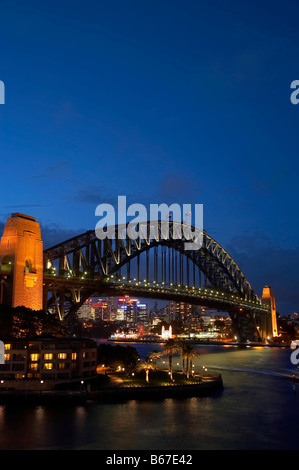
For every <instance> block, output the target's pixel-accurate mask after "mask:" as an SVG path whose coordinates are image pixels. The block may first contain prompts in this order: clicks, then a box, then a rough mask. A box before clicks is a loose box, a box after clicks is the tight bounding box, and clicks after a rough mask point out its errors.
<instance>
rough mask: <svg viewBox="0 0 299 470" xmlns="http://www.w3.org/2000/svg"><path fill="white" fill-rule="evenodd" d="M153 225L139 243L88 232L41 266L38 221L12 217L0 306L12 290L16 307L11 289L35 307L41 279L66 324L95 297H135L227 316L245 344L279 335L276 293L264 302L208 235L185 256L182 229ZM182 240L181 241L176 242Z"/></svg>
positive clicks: (47, 304)
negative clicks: (183, 304)
mask: <svg viewBox="0 0 299 470" xmlns="http://www.w3.org/2000/svg"><path fill="white" fill-rule="evenodd" d="M26 217H27V219H26ZM14 219H18V221H19V222H16V221H15V220H14ZM24 223H25V224H29V225H30V227H29V228H28V227H27V232H30V234H31V235H30V236H29V235H28V234H27V233H26V234H25V232H26V230H24ZM149 224H150V222H146V223H145V224H143V228H142V225H141V226H140V229H139V237H138V238H136V239H132V238H131V237H129V236H128V233H127V231H126V230H124V229H125V228H126V227H123V226H116V227H114V230H115V235H116V236H115V237H114V238H108V237H107V238H104V239H99V238H98V237H97V234H96V231H95V230H90V231H87V232H85V233H83V234H80V235H78V236H76V237H74V238H71V239H69V240H66V241H64V242H62V243H59V244H58V245H56V246H53V247H51V248H48V249H45V250H43V252H42V254H41V258H42V259H40V260H38V259H37V254H36V252H37V251H38V249H37V247H38V246H39V241H40V240H41V236H40V234H39V232H38V230H39V225H38V223H37V222H36V221H35V219H34V218H32V217H29V216H24V215H22V214H18V213H17V214H12V218H11V219H8V221H7V224H6V226H5V229H4V234H3V236H2V238H1V244H0V266H1V279H2V280H1V283H2V302H4V301H5V295H3V292H5V287H6V292H8V293H9V292H10V297H9V294H8V295H6V299H7V298H10V299H11V300H10V303H11V305H12V306H14V305H16V300H15V299H16V296H17V294H14V292H15V288H13V287H11V288H10V289H9V286H15V284H19V283H22V286H23V285H24V283H25V287H24V288H23V290H25V291H26V292H25V293H23V294H22V295H23V298H22V299H25V300H19V301H18V303H19V304H25V302H26V299H29V300H28V302H29V304H30V302H31V304H34V301H33V300H31V301H30V298H31V299H33V298H34V296H32V294H31V297H30V296H29V293H30V292H33V291H32V288H33V289H35V288H38V287H37V286H38V285H39V284H38V280H39V278H40V277H42V287H41V288H39V289H40V290H42V292H41V296H42V304H41V305H42V308H43V309H44V310H47V309H49V308H51V310H54V311H55V312H56V314H57V316H58V317H59V318H60V319H61V320H62V321H64V320H66V321H71V319H72V318H73V315H74V314H75V312H76V311H77V310H78V308H79V307H80V306H81V305H83V303H84V302H85V301H86V300H87V299H88V298H90V297H92V296H123V295H134V296H139V297H143V298H153V299H164V300H173V301H177V302H186V303H188V304H194V305H200V306H206V307H209V308H213V309H216V310H218V311H221V312H227V313H228V314H229V315H230V317H231V320H232V325H233V329H234V331H235V334H236V335H237V337H238V340H239V341H240V342H246V341H247V342H248V341H249V342H262V343H263V342H267V340H268V339H270V340H271V339H273V337H274V336H276V335H277V326H276V310H275V303H274V304H273V302H274V297H273V294H272V290H271V288H268V287H266V288H265V289H264V291H265V293H264V294H263V297H262V298H259V297H258V295H257V294H256V293H255V291H254V289H253V288H252V286H251V284H250V283H249V281H248V280H247V278H246V277H245V275H244V274H243V272H242V271H241V269H240V268H239V266H238V265H237V264H236V262H235V261H234V260H233V259H232V257H231V256H230V255H229V253H228V252H227V251H226V250H225V249H224V248H223V247H222V246H220V244H219V243H217V242H216V241H215V240H214V239H213V238H212V237H211V236H209V235H208V234H207V233H206V232H205V231H204V232H203V233H202V242H201V244H200V245H199V247H198V249H193V250H186V249H185V242H186V237H185V236H184V231H183V230H181V229H182V224H183V222H182V223H180V222H171V221H169V224H168V225H167V230H166V231H165V228H164V227H165V226H164V224H163V223H162V222H161V221H160V222H156V223H155V224H156V225H155V228H156V230H155V231H154V235H153V232H152V231H151V230H149V228H150V227H149ZM16 225H17V226H18V227H20V228H19V229H17V232H18V241H17V244H18V245H19V248H17V247H16V243H15V244H13V243H11V244H10V245H9V240H10V239H12V238H13V237H15V236H16V229H15V227H16ZM18 230H19V231H18ZM178 233H181V234H182V236H181V237H178V236H177V234H178ZM20 234H21V235H20ZM22 234H23V235H22ZM24 234H25V235H24ZM123 234H124V235H123ZM22 236H23V238H24V240H23V242H22V241H20V240H21V239H22ZM26 237H27V241H26ZM28 240H30V243H31V245H30V246H31V248H30V249H31V251H32V245H35V249H34V250H33V251H32V252H31V253H29V252H28V256H27V255H26V246H28V243H29V242H28ZM33 242H34V243H33ZM9 246H10V248H9ZM41 246H42V244H41ZM24 247H25V248H24ZM24 250H25V251H24ZM26 258H27V259H26ZM34 258H36V259H34ZM9 260H10V261H9ZM20 260H21V261H20ZM9 263H11V264H9ZM22 263H23V264H22ZM20 264H21V267H22V270H23V271H22V273H23V272H24V274H22V273H21V274H19V275H18V274H17V271H16V268H17V265H18V266H19V265H20ZM13 265H15V267H14V266H13ZM24 266H25V269H24ZM20 272H21V271H20ZM22 275H23V277H22ZM18 276H19V278H20V279H19V278H18ZM3 286H4V287H3ZM30 288H31V291H30ZM26 289H27V290H26ZM16 292H17V291H16ZM38 295H39V293H38ZM28 296H29V297H28ZM0 300H1V299H0ZM27 306H29V307H30V305H28V304H27ZM31 307H33V308H34V306H33V305H31Z"/></svg>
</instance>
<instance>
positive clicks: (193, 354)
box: [184, 344, 199, 379]
mask: <svg viewBox="0 0 299 470" xmlns="http://www.w3.org/2000/svg"><path fill="white" fill-rule="evenodd" d="M184 354H185V358H186V362H187V364H186V374H187V379H189V376H190V372H191V371H192V360H193V359H195V358H197V357H199V353H198V351H196V349H194V348H193V347H192V346H191V344H186V345H185V348H184Z"/></svg>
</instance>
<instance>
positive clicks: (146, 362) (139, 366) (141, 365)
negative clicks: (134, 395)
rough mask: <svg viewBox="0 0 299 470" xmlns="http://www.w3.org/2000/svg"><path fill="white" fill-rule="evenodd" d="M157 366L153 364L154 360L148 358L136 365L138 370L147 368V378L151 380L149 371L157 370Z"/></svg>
mask: <svg viewBox="0 0 299 470" xmlns="http://www.w3.org/2000/svg"><path fill="white" fill-rule="evenodd" d="M155 369H156V366H155V364H153V362H152V361H151V360H150V359H149V358H147V359H145V360H144V361H142V362H139V364H137V366H136V370H137V371H141V370H145V380H146V381H147V382H149V371H150V370H155Z"/></svg>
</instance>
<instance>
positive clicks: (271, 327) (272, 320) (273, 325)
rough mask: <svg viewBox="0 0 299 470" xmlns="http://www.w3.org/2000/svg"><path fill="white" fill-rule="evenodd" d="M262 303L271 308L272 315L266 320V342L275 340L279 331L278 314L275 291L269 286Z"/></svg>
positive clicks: (266, 287)
mask: <svg viewBox="0 0 299 470" xmlns="http://www.w3.org/2000/svg"><path fill="white" fill-rule="evenodd" d="M262 302H263V303H264V304H266V305H268V307H269V308H270V313H269V315H268V317H267V318H266V319H265V328H264V329H263V330H264V331H263V336H264V340H265V341H267V340H268V339H270V340H271V339H273V338H275V337H276V336H278V329H277V313H276V306H275V298H274V295H273V290H272V288H271V287H269V286H265V287H264V289H263V295H262Z"/></svg>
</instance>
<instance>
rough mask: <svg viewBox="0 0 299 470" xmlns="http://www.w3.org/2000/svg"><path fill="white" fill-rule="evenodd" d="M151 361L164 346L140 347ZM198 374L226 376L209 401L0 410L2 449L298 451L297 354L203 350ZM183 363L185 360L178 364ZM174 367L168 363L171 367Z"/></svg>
mask: <svg viewBox="0 0 299 470" xmlns="http://www.w3.org/2000/svg"><path fill="white" fill-rule="evenodd" d="M134 346H136V347H138V349H139V351H140V353H141V355H142V356H143V357H144V356H146V355H147V354H148V352H149V351H150V350H161V349H162V345H156V344H150V345H144V344H141V345H138V344H136V345H135V344H134ZM198 349H199V352H200V357H199V359H196V360H194V365H195V372H199V371H201V370H202V367H203V366H205V367H207V368H208V371H211V372H217V373H218V372H219V373H221V375H222V378H223V382H224V390H223V391H222V392H218V393H217V394H215V395H214V396H211V397H208V398H188V399H164V400H160V401H153V402H151V401H137V400H131V401H129V402H127V403H119V404H108V403H107V404H104V403H97V402H88V403H86V405H84V406H65V405H64V406H54V405H51V406H50V405H49V406H36V407H34V406H31V407H30V406H26V407H25V406H21V405H20V406H17V407H16V406H12V405H9V406H1V407H0V436H1V442H0V448H1V449H95V450H96V449H104V450H131V449H136V450H138V449H144V450H159V449H164V450H165V449H168V450H179V449H180V450H192V449H199V450H201V449H203V450H205V449H207V450H208V449H215V450H217V449H298V448H299V445H298V442H297V441H298V439H297V423H298V420H299V402H298V399H299V393H298V394H295V393H294V390H293V387H292V381H291V380H290V379H288V378H286V375H289V374H291V373H292V372H296V373H297V369H296V368H295V367H294V366H293V365H292V364H291V362H290V350H288V349H279V348H263V349H247V348H245V349H238V348H235V347H231V348H224V347H219V346H201V347H199V348H198ZM177 362H178V363H179V364H180V358H179V357H177V358H176V360H175V361H174V366H175V367H181V366H176V364H177ZM166 365H167V358H166V361H165V366H166Z"/></svg>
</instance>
